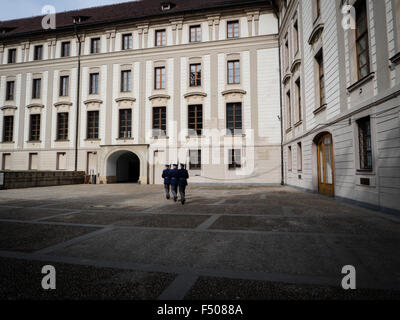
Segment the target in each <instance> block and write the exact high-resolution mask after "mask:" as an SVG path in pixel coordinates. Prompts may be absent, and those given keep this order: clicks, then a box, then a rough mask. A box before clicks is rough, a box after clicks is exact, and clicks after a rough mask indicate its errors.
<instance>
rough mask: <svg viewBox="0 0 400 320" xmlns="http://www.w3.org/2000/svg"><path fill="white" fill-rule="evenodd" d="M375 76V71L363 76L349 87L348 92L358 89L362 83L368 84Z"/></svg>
mask: <svg viewBox="0 0 400 320" xmlns="http://www.w3.org/2000/svg"><path fill="white" fill-rule="evenodd" d="M374 76H375V72H371V73H370V74H368V75H366V76H365V77H364V78H361V79H360V80H358V81H357V82H355V83H353V84H352V85H351V86H350V87H348V88H347V92H349V93H350V92H353V91H354V90H357V89H358V88H359V87H361V86H362V85H364V84H366V83H367V82H369V81H370V80H371V79H373V78H374Z"/></svg>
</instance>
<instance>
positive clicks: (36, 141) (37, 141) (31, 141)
mask: <svg viewBox="0 0 400 320" xmlns="http://www.w3.org/2000/svg"><path fill="white" fill-rule="evenodd" d="M41 142H42V140H28V141H27V142H26V143H41Z"/></svg>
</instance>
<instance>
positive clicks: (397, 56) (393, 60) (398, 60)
mask: <svg viewBox="0 0 400 320" xmlns="http://www.w3.org/2000/svg"><path fill="white" fill-rule="evenodd" d="M389 60H390V62H391V63H393V64H394V65H398V64H399V63H400V52H398V53H396V54H395V55H394V56H393V57H391V58H390V59H389Z"/></svg>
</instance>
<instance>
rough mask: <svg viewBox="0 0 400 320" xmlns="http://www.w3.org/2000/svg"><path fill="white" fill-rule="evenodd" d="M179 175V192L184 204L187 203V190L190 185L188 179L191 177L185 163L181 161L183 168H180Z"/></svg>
mask: <svg viewBox="0 0 400 320" xmlns="http://www.w3.org/2000/svg"><path fill="white" fill-rule="evenodd" d="M178 177H179V194H180V196H181V203H182V205H184V204H185V201H186V199H185V190H186V186H187V185H188V182H187V179H189V172H188V171H187V170H186V169H185V164H183V163H181V168H180V169H179V170H178Z"/></svg>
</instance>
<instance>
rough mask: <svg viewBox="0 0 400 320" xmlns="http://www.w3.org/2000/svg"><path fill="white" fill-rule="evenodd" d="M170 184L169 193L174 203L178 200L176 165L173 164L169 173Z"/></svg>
mask: <svg viewBox="0 0 400 320" xmlns="http://www.w3.org/2000/svg"><path fill="white" fill-rule="evenodd" d="M169 177H170V183H171V192H172V196H173V197H174V201H175V202H176V200H178V195H177V192H178V165H177V164H174V165H173V169H171V170H170V172H169Z"/></svg>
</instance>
